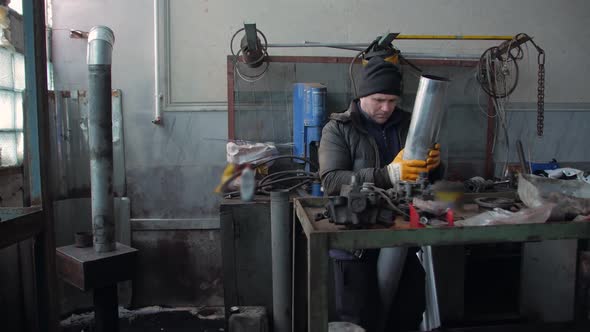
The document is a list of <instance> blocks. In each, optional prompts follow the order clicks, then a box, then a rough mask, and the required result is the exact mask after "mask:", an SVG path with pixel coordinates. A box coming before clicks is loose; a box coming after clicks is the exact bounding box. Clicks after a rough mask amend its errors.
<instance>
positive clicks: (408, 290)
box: [387, 249, 426, 332]
mask: <svg viewBox="0 0 590 332" xmlns="http://www.w3.org/2000/svg"><path fill="white" fill-rule="evenodd" d="M425 278H426V274H425V273H424V269H423V268H422V265H421V264H420V260H419V259H418V257H416V253H415V250H412V249H410V250H408V256H407V258H406V264H405V266H404V271H403V272H402V276H401V279H400V282H399V288H398V292H397V294H396V296H395V299H394V301H393V306H392V310H391V311H390V315H389V317H390V320H389V324H388V329H387V331H392V332H393V331H417V330H418V328H419V326H420V322H422V315H423V313H424V310H425V309H426V289H425V286H426V281H425Z"/></svg>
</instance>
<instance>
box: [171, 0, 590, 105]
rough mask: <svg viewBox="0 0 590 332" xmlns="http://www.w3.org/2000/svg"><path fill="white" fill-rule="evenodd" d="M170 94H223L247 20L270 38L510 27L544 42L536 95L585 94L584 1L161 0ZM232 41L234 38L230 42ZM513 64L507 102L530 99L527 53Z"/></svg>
mask: <svg viewBox="0 0 590 332" xmlns="http://www.w3.org/2000/svg"><path fill="white" fill-rule="evenodd" d="M169 4H170V7H169V8H170V18H171V20H170V36H169V37H170V46H171V48H170V57H171V60H170V62H169V64H170V75H171V76H170V77H171V96H172V98H173V99H174V100H176V101H179V102H188V103H199V102H211V101H225V100H226V60H225V55H227V54H229V53H230V51H229V40H230V38H231V35H232V34H233V33H234V32H235V31H236V30H237V29H239V28H241V27H242V26H243V22H255V23H257V27H258V28H259V29H260V30H262V32H264V33H265V34H266V36H267V38H268V40H269V42H270V43H284V42H303V41H306V40H307V41H316V42H369V41H371V40H372V39H374V38H375V37H376V36H377V35H380V34H382V33H384V32H386V31H391V32H401V33H403V34H459V35H461V34H488V35H491V34H493V35H515V34H517V33H519V32H525V33H527V34H529V35H531V36H534V37H535V41H536V42H538V43H539V45H541V46H542V47H543V48H545V50H546V53H547V64H546V70H547V74H546V80H547V83H546V91H547V93H546V102H549V103H551V102H588V101H590V95H589V94H587V93H586V91H587V89H586V87H585V84H584V82H585V77H588V74H590V69H588V68H590V66H587V65H586V62H587V56H588V54H589V53H590V43H589V42H590V29H588V26H590V15H589V13H590V2H589V1H587V0H566V1H554V0H516V1H515V0H496V1H482V0H477V1H473V0H440V1H432V0H430V1H428V0H373V1H359V0H325V1H317V0H299V1H292V0H251V1H235V0H234V1H229V0H215V1H213V0H212V1H208V0H199V1H192V0H169ZM496 43H497V42H472V41H460V42H434V41H400V42H399V43H398V44H397V45H398V46H399V48H400V49H401V50H402V52H403V51H405V52H427V53H435V54H437V53H443V54H456V53H459V54H477V55H479V54H481V53H482V52H483V51H484V50H485V49H486V48H487V47H489V46H492V45H495V44H496ZM236 45H238V43H236ZM530 50H531V55H532V56H531V60H532V61H531V62H532V63H530V64H529V63H526V62H524V63H522V67H523V68H522V69H523V71H522V74H523V77H522V80H521V83H520V86H519V89H518V90H517V91H516V93H515V94H514V96H513V97H512V100H513V101H531V100H532V99H535V98H536V65H535V64H536V60H537V59H536V52H533V49H532V48H531V49H530ZM270 53H271V55H279V54H290V55H326V54H330V55H352V52H348V51H337V50H329V49H306V50H302V49H271V50H270Z"/></svg>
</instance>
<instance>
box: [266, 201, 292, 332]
mask: <svg viewBox="0 0 590 332" xmlns="http://www.w3.org/2000/svg"><path fill="white" fill-rule="evenodd" d="M289 212H290V211H289V192H288V191H286V190H276V191H272V192H271V193H270V234H271V249H272V302H273V305H272V317H273V318H272V321H273V331H274V332H291V319H292V314H291V313H292V310H291V222H292V221H291V218H290V217H289V215H290V213H289Z"/></svg>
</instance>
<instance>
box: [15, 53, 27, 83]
mask: <svg viewBox="0 0 590 332" xmlns="http://www.w3.org/2000/svg"><path fill="white" fill-rule="evenodd" d="M14 89H15V90H17V91H23V90H24V89H25V56H24V55H22V54H20V53H14Z"/></svg>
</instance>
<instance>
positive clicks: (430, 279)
mask: <svg viewBox="0 0 590 332" xmlns="http://www.w3.org/2000/svg"><path fill="white" fill-rule="evenodd" d="M422 266H424V271H425V272H426V311H425V312H424V319H423V320H422V331H432V330H435V329H437V328H439V327H440V325H441V322H440V310H439V307H438V293H437V290H436V277H435V275H434V264H433V258H432V247H431V246H425V247H422Z"/></svg>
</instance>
